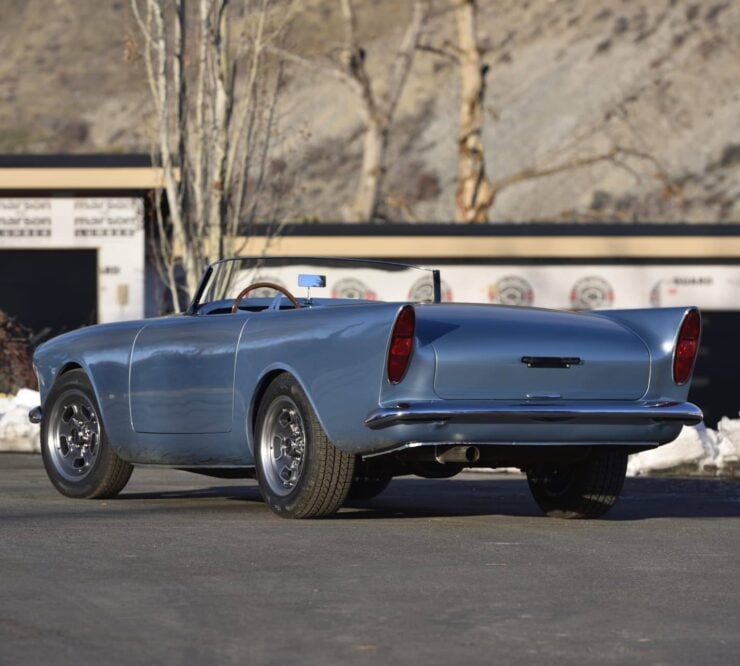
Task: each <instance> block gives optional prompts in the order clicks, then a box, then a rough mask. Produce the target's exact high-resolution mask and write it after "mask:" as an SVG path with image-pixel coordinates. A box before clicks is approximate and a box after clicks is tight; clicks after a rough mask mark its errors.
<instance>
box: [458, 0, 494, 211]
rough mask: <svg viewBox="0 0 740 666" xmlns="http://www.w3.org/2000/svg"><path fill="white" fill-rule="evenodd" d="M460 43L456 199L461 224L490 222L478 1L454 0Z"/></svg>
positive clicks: (483, 78)
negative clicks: (476, 27)
mask: <svg viewBox="0 0 740 666" xmlns="http://www.w3.org/2000/svg"><path fill="white" fill-rule="evenodd" d="M453 2H454V4H455V7H456V16H457V33H458V42H459V59H460V74H461V79H462V91H461V95H460V128H459V135H458V143H457V146H458V175H457V193H456V195H455V207H456V219H457V221H458V222H488V209H489V208H490V207H491V204H492V203H493V190H492V188H491V183H490V181H489V180H488V178H487V176H486V166H485V160H484V154H483V100H484V97H485V73H486V67H485V66H484V65H483V63H482V61H481V52H480V47H479V46H478V39H477V36H476V32H475V26H476V0H453Z"/></svg>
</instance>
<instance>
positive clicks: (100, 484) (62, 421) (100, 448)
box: [41, 370, 133, 498]
mask: <svg viewBox="0 0 740 666" xmlns="http://www.w3.org/2000/svg"><path fill="white" fill-rule="evenodd" d="M41 455H42V457H43V460H44V467H45V468H46V473H47V475H48V476H49V479H50V480H51V482H52V484H53V485H54V487H55V488H56V489H57V490H58V491H59V492H60V493H62V495H66V496H67V497H75V498H105V497H113V496H114V495H117V494H118V493H119V492H120V491H121V490H123V487H124V486H125V485H126V483H127V482H128V480H129V478H130V476H131V472H132V470H133V466H132V465H130V464H129V463H127V462H124V461H123V460H121V459H120V458H119V457H118V456H117V455H116V454H115V452H114V451H113V448H112V447H111V445H110V443H109V442H108V438H107V437H106V434H105V427H104V425H103V422H102V420H101V418H100V408H99V407H98V402H97V400H96V399H95V393H94V392H93V390H92V386H91V385H90V380H88V378H87V376H86V375H85V373H84V372H83V371H82V370H71V371H70V372H67V373H65V374H63V375H62V376H61V377H60V378H59V379H58V380H57V381H56V383H55V384H54V386H53V387H52V388H51V391H49V396H48V398H47V400H46V405H45V414H44V419H43V421H42V424H41Z"/></svg>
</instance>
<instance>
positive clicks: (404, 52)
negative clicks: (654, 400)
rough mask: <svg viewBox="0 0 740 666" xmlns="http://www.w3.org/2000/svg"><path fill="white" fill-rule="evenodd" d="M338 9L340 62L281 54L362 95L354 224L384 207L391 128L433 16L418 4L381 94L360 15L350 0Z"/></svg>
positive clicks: (350, 214)
mask: <svg viewBox="0 0 740 666" xmlns="http://www.w3.org/2000/svg"><path fill="white" fill-rule="evenodd" d="M339 5H340V9H341V12H342V18H343V23H344V44H343V46H342V50H341V54H340V57H339V61H338V62H335V61H331V62H328V63H323V64H322V63H320V62H313V61H310V60H307V59H305V58H303V57H301V56H298V55H296V54H294V53H287V52H285V51H283V50H279V52H280V54H281V55H282V56H283V57H284V58H285V59H286V60H289V61H292V62H295V63H297V64H299V65H302V66H306V67H309V68H311V69H319V70H320V71H323V72H325V73H328V74H330V75H332V76H334V77H336V78H338V79H339V80H340V81H342V82H343V83H345V84H346V85H348V86H349V88H350V89H351V90H352V91H353V92H354V93H355V94H356V95H357V96H358V98H359V100H360V106H359V110H360V113H361V115H362V120H363V123H364V128H363V139H362V146H363V148H362V166H361V171H360V178H359V183H358V186H357V190H356V192H355V196H354V200H353V201H352V203H351V204H350V205H349V206H347V208H346V215H345V217H346V218H347V221H350V222H371V221H372V220H373V219H374V218H375V217H376V215H377V211H378V206H379V204H380V202H381V194H382V188H383V179H384V177H385V173H386V169H387V164H386V155H387V152H388V141H389V135H390V130H391V126H392V124H393V120H394V118H395V115H396V110H397V109H398V103H399V101H400V99H401V95H402V94H403V91H404V88H405V86H406V82H407V80H408V76H409V72H410V71H411V65H412V64H413V60H414V54H415V52H416V49H417V47H418V45H419V40H420V37H421V34H422V32H423V29H424V25H425V24H426V22H427V19H428V16H429V0H414V3H413V8H412V14H411V19H410V21H409V24H408V26H407V27H406V31H405V33H404V36H403V38H402V40H401V43H400V45H399V47H398V50H397V51H396V53H395V56H394V58H393V61H392V63H391V65H390V67H389V69H388V71H387V72H386V73H385V75H383V76H377V79H380V80H382V81H384V82H385V86H384V89H383V90H382V91H381V90H379V88H380V86H379V85H378V82H377V81H375V82H374V81H373V78H372V77H371V75H370V73H369V72H368V69H367V67H366V59H367V49H366V48H365V47H363V46H362V44H361V43H360V41H359V38H358V36H357V14H356V12H355V8H354V5H353V3H352V0H339ZM276 50H277V49H276Z"/></svg>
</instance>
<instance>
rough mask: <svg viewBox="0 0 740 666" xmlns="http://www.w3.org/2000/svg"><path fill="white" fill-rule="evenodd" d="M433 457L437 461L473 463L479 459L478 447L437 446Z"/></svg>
mask: <svg viewBox="0 0 740 666" xmlns="http://www.w3.org/2000/svg"><path fill="white" fill-rule="evenodd" d="M434 458H435V460H436V461H437V462H438V463H474V462H478V460H480V449H479V448H478V447H477V446H450V447H441V446H437V447H435V453H434Z"/></svg>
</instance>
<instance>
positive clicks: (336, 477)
mask: <svg viewBox="0 0 740 666" xmlns="http://www.w3.org/2000/svg"><path fill="white" fill-rule="evenodd" d="M255 435H256V436H255V462H256V468H257V478H258V480H259V485H260V491H261V492H262V496H263V497H264V499H265V502H266V503H267V504H268V505H269V506H270V508H271V509H272V510H273V511H274V512H275V513H277V514H278V515H279V516H282V517H284V518H321V517H323V516H329V515H331V514H333V513H336V512H337V511H338V510H339V507H340V506H342V503H343V502H344V500H345V499H346V498H347V493H348V492H349V489H350V485H351V483H352V477H353V475H354V469H355V457H354V455H351V454H349V453H344V452H343V451H340V450H339V449H337V448H336V447H335V446H334V445H333V444H332V443H331V442H330V441H329V439H328V438H327V436H326V434H325V433H324V430H323V429H322V427H321V424H320V423H319V420H318V419H317V418H316V414H314V411H313V409H312V407H311V405H310V403H309V402H308V398H307V397H306V394H305V393H304V392H303V390H302V389H301V387H300V386H299V385H298V382H296V381H295V379H293V378H292V377H291V376H290V375H288V374H282V375H280V376H278V377H276V378H275V379H274V380H273V381H272V383H271V384H270V385H269V386H268V387H267V390H266V391H265V394H264V396H263V397H262V400H261V402H260V405H259V408H258V410H257V420H256V433H255Z"/></svg>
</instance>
